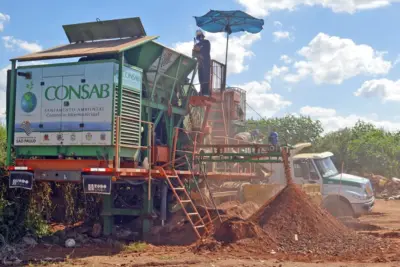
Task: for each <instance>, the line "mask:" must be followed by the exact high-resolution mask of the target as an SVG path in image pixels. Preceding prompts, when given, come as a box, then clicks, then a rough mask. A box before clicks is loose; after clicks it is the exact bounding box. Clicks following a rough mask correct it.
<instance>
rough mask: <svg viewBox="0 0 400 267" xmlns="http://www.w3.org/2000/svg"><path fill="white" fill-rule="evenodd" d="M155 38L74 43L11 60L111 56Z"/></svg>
mask: <svg viewBox="0 0 400 267" xmlns="http://www.w3.org/2000/svg"><path fill="white" fill-rule="evenodd" d="M157 38H158V36H145V37H141V38H126V39H119V40H106V41H97V42H88V43H74V44H68V45H62V46H58V47H54V48H51V49H47V50H44V51H40V52H37V53H32V54H29V55H25V56H21V57H18V58H14V59H13V60H18V61H30V60H44V59H56V58H69V57H83V56H93V55H101V54H113V53H119V52H122V51H125V50H128V49H131V48H134V47H136V46H140V45H143V44H144V43H147V42H149V41H152V40H155V39H157Z"/></svg>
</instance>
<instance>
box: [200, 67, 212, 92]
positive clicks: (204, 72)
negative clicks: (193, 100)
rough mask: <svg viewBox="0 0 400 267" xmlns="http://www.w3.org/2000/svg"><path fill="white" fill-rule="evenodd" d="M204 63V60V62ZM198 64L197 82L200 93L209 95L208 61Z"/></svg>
mask: <svg viewBox="0 0 400 267" xmlns="http://www.w3.org/2000/svg"><path fill="white" fill-rule="evenodd" d="M204 63H205V62H204ZM204 63H203V64H199V72H198V73H199V82H200V93H201V95H208V96H209V95H210V63H209V62H208V64H207V63H206V64H204Z"/></svg>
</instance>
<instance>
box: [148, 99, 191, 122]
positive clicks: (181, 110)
mask: <svg viewBox="0 0 400 267" xmlns="http://www.w3.org/2000/svg"><path fill="white" fill-rule="evenodd" d="M142 105H143V107H151V108H155V109H159V110H163V111H167V110H168V106H167V105H165V104H159V103H155V102H152V101H150V100H148V99H142ZM172 113H175V114H179V115H182V116H186V115H187V114H188V112H187V111H186V109H184V108H178V107H172ZM142 118H143V117H142Z"/></svg>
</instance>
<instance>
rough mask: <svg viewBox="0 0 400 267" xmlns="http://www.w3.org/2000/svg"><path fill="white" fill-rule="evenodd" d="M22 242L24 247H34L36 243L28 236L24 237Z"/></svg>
mask: <svg viewBox="0 0 400 267" xmlns="http://www.w3.org/2000/svg"><path fill="white" fill-rule="evenodd" d="M22 242H24V244H26V245H29V246H33V247H34V246H36V245H37V244H38V243H37V242H36V240H35V239H33V238H32V237H30V236H24V237H23V238H22Z"/></svg>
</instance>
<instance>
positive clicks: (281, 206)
mask: <svg viewBox="0 0 400 267" xmlns="http://www.w3.org/2000/svg"><path fill="white" fill-rule="evenodd" d="M212 244H213V245H212ZM387 245H388V243H385V242H384V241H381V240H379V239H376V238H373V237H367V236H363V235H358V234H357V233H355V232H353V231H352V230H350V229H348V228H347V227H346V226H344V225H343V224H342V223H341V222H339V221H338V220H337V219H335V218H334V217H332V216H331V215H330V214H329V213H327V212H326V211H325V210H323V209H321V208H320V207H319V206H317V205H315V204H314V203H312V202H311V201H310V200H309V199H308V197H307V195H306V194H305V193H304V192H303V191H301V189H300V188H298V187H297V186H296V185H292V184H290V185H289V186H287V187H286V188H285V189H283V191H282V192H281V193H280V194H278V195H277V196H276V197H275V198H273V199H271V200H270V201H269V202H267V203H266V204H265V205H263V206H262V207H261V208H260V209H259V210H258V211H257V212H256V213H255V214H253V215H252V216H251V217H250V218H249V219H247V220H242V219H239V218H235V219H232V218H231V219H228V220H226V221H224V222H223V223H222V224H221V225H220V227H218V228H217V230H216V231H215V233H214V235H213V236H212V237H210V238H209V239H207V240H206V241H203V243H201V244H198V245H197V247H196V248H195V251H196V252H203V251H204V250H205V249H207V248H212V251H216V250H218V251H226V250H228V251H231V252H235V253H237V254H243V253H244V252H248V251H249V250H251V251H257V249H258V251H259V252H270V253H272V254H274V253H275V251H276V252H277V253H283V254H285V255H306V256H307V257H308V256H310V257H312V256H317V257H322V258H330V257H332V258H337V257H339V258H340V259H352V258H360V257H361V258H362V257H365V256H368V255H369V253H372V252H379V253H380V252H381V251H383V250H384V249H385V248H386V247H387ZM270 253H268V254H270Z"/></svg>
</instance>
